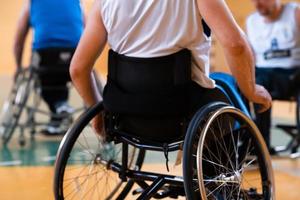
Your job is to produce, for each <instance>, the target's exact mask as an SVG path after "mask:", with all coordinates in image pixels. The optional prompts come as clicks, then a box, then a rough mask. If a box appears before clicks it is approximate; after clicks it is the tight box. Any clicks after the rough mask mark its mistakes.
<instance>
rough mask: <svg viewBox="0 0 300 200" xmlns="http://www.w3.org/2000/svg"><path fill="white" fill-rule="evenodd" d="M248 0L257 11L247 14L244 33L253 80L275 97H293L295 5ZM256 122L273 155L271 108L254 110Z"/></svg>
mask: <svg viewBox="0 0 300 200" xmlns="http://www.w3.org/2000/svg"><path fill="white" fill-rule="evenodd" d="M252 2H253V4H254V6H255V7H256V10H257V12H255V13H253V14H252V15H250V16H249V17H248V19H247V32H248V36H249V40H250V43H251V45H252V48H253V50H254V52H255V58H256V63H255V64H256V80H257V83H258V84H261V85H263V86H264V87H265V88H266V89H267V90H268V91H269V92H270V94H271V96H272V98H273V99H275V100H289V101H290V100H291V99H293V98H294V100H296V99H297V96H298V95H299V84H300V68H299V66H300V54H299V51H300V39H299V37H300V9H299V5H298V4H297V3H292V2H290V3H287V4H282V3H281V1H277V0H270V1H260V0H253V1H252ZM256 123H257V126H258V128H259V129H260V131H261V133H262V134H263V136H264V138H265V141H266V144H267V146H268V148H269V150H270V152H271V154H275V153H276V152H275V150H274V148H272V147H271V145H270V141H271V138H270V128H271V109H268V110H267V111H265V112H263V113H256ZM296 140H297V139H296ZM296 148H297V147H296Z"/></svg>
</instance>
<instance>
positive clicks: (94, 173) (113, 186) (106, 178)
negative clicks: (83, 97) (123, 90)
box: [54, 104, 145, 200]
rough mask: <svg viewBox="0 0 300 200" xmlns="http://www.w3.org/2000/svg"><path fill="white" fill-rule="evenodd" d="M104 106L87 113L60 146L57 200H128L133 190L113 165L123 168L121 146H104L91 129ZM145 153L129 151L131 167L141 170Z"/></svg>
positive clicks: (56, 187)
mask: <svg viewBox="0 0 300 200" xmlns="http://www.w3.org/2000/svg"><path fill="white" fill-rule="evenodd" d="M101 111H103V106H102V104H98V105H96V106H94V107H92V108H90V109H88V110H87V111H86V112H85V113H84V114H83V115H82V116H81V117H80V118H79V119H78V120H77V121H76V122H75V123H74V125H73V126H72V127H71V128H70V129H69V131H68V132H67V134H66V136H65V137H64V139H63V140H62V143H61V145H60V148H59V151H58V154H57V160H56V164H55V178H54V193H55V198H56V199H59V200H61V199H125V197H126V196H127V194H128V193H129V191H130V189H131V188H132V186H133V182H132V181H128V182H122V181H121V179H120V178H119V174H117V173H115V172H114V171H113V170H112V169H111V168H110V165H111V163H119V164H120V165H121V156H122V144H115V143H114V142H111V143H103V142H102V139H101V138H100V136H98V135H97V134H95V133H94V132H93V130H92V127H91V126H90V122H91V120H92V119H93V118H94V117H95V116H96V115H97V114H98V113H100V112H101ZM144 155H145V152H144V151H142V150H139V149H136V148H133V147H130V148H129V154H128V167H129V168H130V169H136V170H138V169H140V168H141V165H142V163H143V160H144Z"/></svg>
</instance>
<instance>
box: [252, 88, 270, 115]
mask: <svg viewBox="0 0 300 200" xmlns="http://www.w3.org/2000/svg"><path fill="white" fill-rule="evenodd" d="M251 101H252V102H253V103H256V104H259V105H260V109H259V110H258V112H259V113H262V112H265V111H266V110H268V109H269V108H270V107H271V105H272V97H271V95H270V94H269V92H268V91H267V90H266V89H265V88H264V87H263V86H261V85H258V84H256V85H255V91H254V95H253V96H252V98H251Z"/></svg>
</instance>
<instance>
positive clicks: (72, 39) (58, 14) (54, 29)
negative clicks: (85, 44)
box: [30, 0, 83, 50]
mask: <svg viewBox="0 0 300 200" xmlns="http://www.w3.org/2000/svg"><path fill="white" fill-rule="evenodd" d="M30 24H31V27H32V28H33V32H34V33H33V34H34V36H33V45H32V48H33V50H39V49H45V48H74V47H76V46H77V44H78V42H79V39H80V36H81V33H82V31H83V14H82V11H81V7H80V0H31V5H30Z"/></svg>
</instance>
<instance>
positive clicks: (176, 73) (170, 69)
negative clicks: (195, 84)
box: [103, 49, 191, 116]
mask: <svg viewBox="0 0 300 200" xmlns="http://www.w3.org/2000/svg"><path fill="white" fill-rule="evenodd" d="M108 60H109V61H108V78H107V85H106V86H105V89H104V93H103V100H104V107H105V109H106V110H108V111H109V112H112V113H119V114H134V115H146V116H151V115H154V116H157V115H170V116H174V115H183V114H184V113H186V108H185V107H186V106H185V105H186V98H187V94H186V92H187V90H186V87H187V86H188V84H189V83H190V81H191V53H190V51H188V50H186V49H184V50H181V51H179V52H177V53H175V54H172V55H168V56H163V57H156V58H135V57H128V56H125V55H120V54H118V53H116V52H114V51H112V50H110V51H109V59H108Z"/></svg>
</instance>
